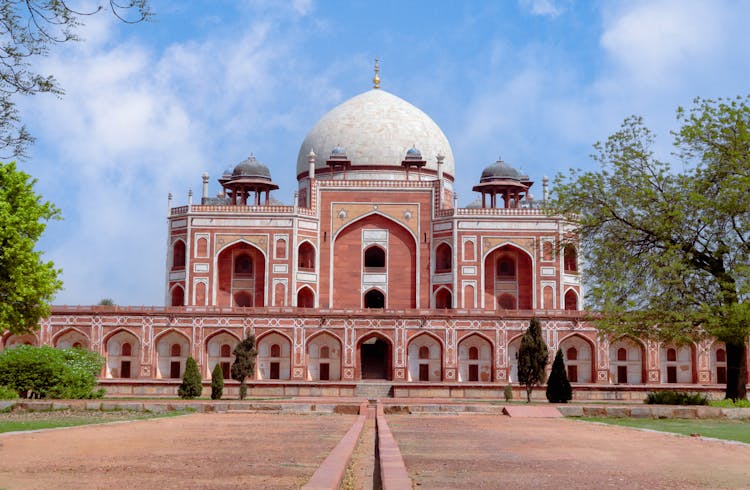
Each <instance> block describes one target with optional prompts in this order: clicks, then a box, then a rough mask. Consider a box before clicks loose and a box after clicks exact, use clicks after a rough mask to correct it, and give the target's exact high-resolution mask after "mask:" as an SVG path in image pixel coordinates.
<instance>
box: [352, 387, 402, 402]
mask: <svg viewBox="0 0 750 490" xmlns="http://www.w3.org/2000/svg"><path fill="white" fill-rule="evenodd" d="M354 396H357V397H360V398H367V399H368V400H377V399H379V398H393V385H392V384H390V383H360V384H358V385H357V387H356V388H355V390H354Z"/></svg>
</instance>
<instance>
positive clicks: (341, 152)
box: [326, 145, 352, 180]
mask: <svg viewBox="0 0 750 490" xmlns="http://www.w3.org/2000/svg"><path fill="white" fill-rule="evenodd" d="M326 165H328V167H329V168H330V169H331V174H333V173H334V172H335V171H337V170H341V171H342V172H343V179H344V180H346V169H347V168H349V167H351V165H352V162H351V160H349V157H348V156H347V155H346V148H344V147H342V146H341V145H336V147H334V149H333V150H331V154H330V155H329V156H328V160H326Z"/></svg>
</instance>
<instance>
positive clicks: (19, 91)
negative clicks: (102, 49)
mask: <svg viewBox="0 0 750 490" xmlns="http://www.w3.org/2000/svg"><path fill="white" fill-rule="evenodd" d="M107 4H108V9H109V10H110V11H111V12H112V13H113V14H114V15H115V17H117V18H118V19H119V20H121V21H123V22H126V23H136V22H140V21H142V20H145V19H148V18H149V17H150V16H151V11H150V9H149V6H148V0H124V1H123V2H120V1H118V0H107ZM102 10H105V7H104V6H103V5H101V4H100V5H96V6H95V7H94V8H93V9H91V10H88V11H77V10H74V9H73V8H71V7H69V6H68V4H67V3H66V2H65V1H64V0H3V1H2V2H0V154H3V155H4V156H6V157H9V156H11V155H12V156H16V157H23V156H25V152H26V148H27V147H28V145H29V144H30V143H31V142H33V137H32V136H31V135H30V134H29V132H28V131H27V130H26V127H25V126H24V125H23V124H22V122H21V118H20V114H19V111H18V108H17V107H16V102H15V98H16V96H19V95H20V96H23V95H34V94H38V93H50V94H54V95H57V96H61V95H62V94H63V89H62V87H60V85H59V84H58V82H57V80H55V78H54V77H53V76H52V75H43V74H40V73H36V72H35V71H34V70H33V67H32V62H33V61H34V60H35V59H36V58H39V57H40V56H45V55H47V54H48V53H49V50H50V47H51V46H53V45H55V44H61V43H65V42H68V41H78V40H79V37H78V35H77V34H76V31H77V29H78V28H79V27H80V26H81V25H82V19H83V18H85V17H86V16H90V15H94V14H96V13H98V12H100V11H102Z"/></svg>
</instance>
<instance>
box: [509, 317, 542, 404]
mask: <svg viewBox="0 0 750 490" xmlns="http://www.w3.org/2000/svg"><path fill="white" fill-rule="evenodd" d="M517 355H518V381H519V383H521V384H522V385H524V386H525V387H526V402H530V401H531V392H532V390H533V389H534V386H535V385H539V384H542V383H544V378H545V374H546V373H545V369H546V368H547V363H548V362H549V349H548V348H547V343H546V342H545V341H544V339H543V338H542V327H541V325H540V324H539V320H538V319H536V318H532V319H531V321H530V322H529V328H527V329H526V331H525V332H524V333H523V337H522V338H521V347H520V348H519V349H518V354H517Z"/></svg>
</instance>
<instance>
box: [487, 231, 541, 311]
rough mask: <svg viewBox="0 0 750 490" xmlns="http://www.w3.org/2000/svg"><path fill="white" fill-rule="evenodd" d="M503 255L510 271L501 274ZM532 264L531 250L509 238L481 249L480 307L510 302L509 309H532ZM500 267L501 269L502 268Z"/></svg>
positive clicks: (533, 281)
mask: <svg viewBox="0 0 750 490" xmlns="http://www.w3.org/2000/svg"><path fill="white" fill-rule="evenodd" d="M506 258H507V259H509V260H512V264H513V267H514V269H513V271H512V272H513V273H512V274H508V275H503V273H501V272H500V271H499V266H500V265H501V261H503V260H506ZM535 268H536V265H535V259H534V254H533V253H531V252H530V251H529V250H526V249H525V248H524V247H522V246H520V245H519V244H517V243H514V242H512V241H504V242H501V243H499V244H497V245H495V246H493V247H492V248H491V249H489V250H488V251H487V252H485V253H484V254H483V255H482V274H481V281H482V293H483V294H482V303H481V306H482V308H484V309H492V310H494V309H498V308H499V307H500V306H504V307H508V306H512V309H518V310H533V309H534V305H536V287H535V284H536V271H535ZM500 269H502V271H503V272H504V271H505V269H506V268H505V267H501V268H500ZM511 298H512V301H511V300H510V299H511ZM501 300H502V305H501V304H500V301H501ZM506 309H507V308H506Z"/></svg>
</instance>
